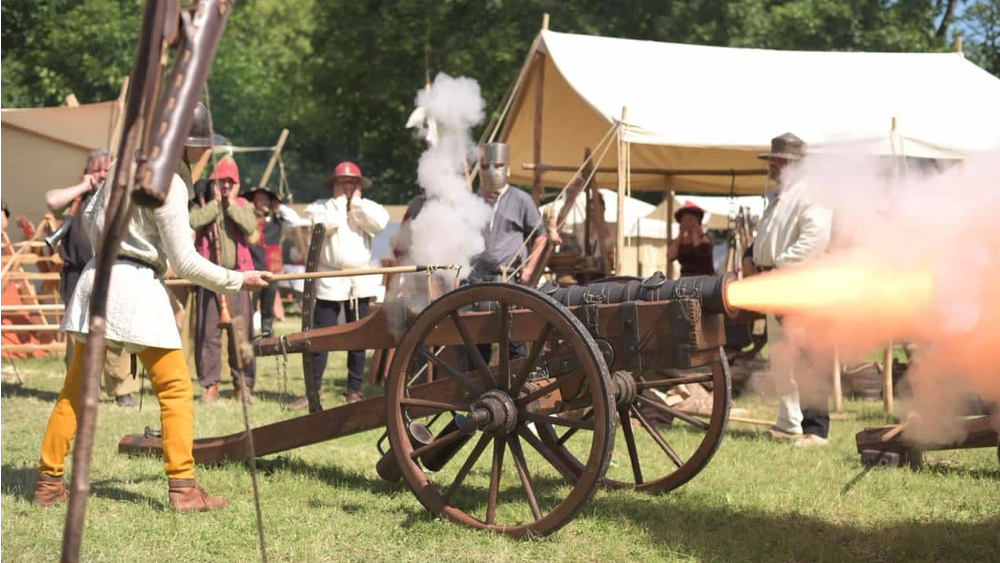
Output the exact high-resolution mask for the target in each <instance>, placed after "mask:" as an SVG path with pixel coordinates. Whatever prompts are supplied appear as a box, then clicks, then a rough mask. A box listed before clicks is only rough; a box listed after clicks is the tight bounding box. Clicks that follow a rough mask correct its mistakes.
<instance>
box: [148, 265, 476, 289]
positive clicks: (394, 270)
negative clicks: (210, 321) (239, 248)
mask: <svg viewBox="0 0 1000 563" xmlns="http://www.w3.org/2000/svg"><path fill="white" fill-rule="evenodd" d="M435 270H458V266H387V267H385V268H351V269H347V270H336V271H333V272H300V273H297V274H274V275H273V276H271V277H270V278H268V280H270V281H271V282H272V283H274V282H279V281H288V280H312V279H319V278H343V277H349V276H367V275H372V274H407V273H413V272H433V271H435ZM163 283H164V284H166V285H197V284H195V283H194V282H193V281H191V280H187V279H184V278H171V279H167V280H163Z"/></svg>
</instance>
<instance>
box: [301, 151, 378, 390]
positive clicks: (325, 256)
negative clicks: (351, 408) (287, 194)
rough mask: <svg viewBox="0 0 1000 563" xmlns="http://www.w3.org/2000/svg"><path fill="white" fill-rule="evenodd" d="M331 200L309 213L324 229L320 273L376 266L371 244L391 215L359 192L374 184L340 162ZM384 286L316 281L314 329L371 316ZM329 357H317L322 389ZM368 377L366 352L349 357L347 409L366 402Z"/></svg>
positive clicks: (331, 181) (374, 278)
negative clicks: (370, 310) (371, 304)
mask: <svg viewBox="0 0 1000 563" xmlns="http://www.w3.org/2000/svg"><path fill="white" fill-rule="evenodd" d="M327 184H328V185H329V186H330V187H331V188H332V189H333V197H331V198H330V199H327V200H323V201H317V202H315V203H312V204H310V205H309V207H307V208H306V214H307V215H309V216H311V218H312V221H313V224H317V223H323V224H324V225H326V241H325V242H324V244H323V249H322V251H321V252H320V258H319V263H318V264H317V269H318V270H319V271H321V272H333V271H337V270H347V269H353V268H367V267H368V266H369V265H370V263H371V260H372V239H373V238H375V236H376V235H378V234H379V233H381V232H382V230H383V229H385V226H386V225H387V224H389V212H388V211H386V210H385V208H384V207H382V206H381V205H379V204H378V203H375V202H374V201H372V200H370V199H365V198H363V197H361V190H362V189H365V188H368V187H370V186H371V180H369V179H368V178H365V177H364V176H362V175H361V169H360V168H358V166H357V165H356V164H354V163H353V162H341V163H340V164H338V165H337V167H336V168H334V171H333V174H332V175H330V177H329V178H327ZM381 284H382V276H381V275H380V274H374V275H364V276H351V277H343V278H320V279H317V280H316V308H315V310H314V312H313V321H314V324H315V327H316V328H321V327H326V326H333V325H336V324H337V320H338V317H339V316H340V311H341V309H343V310H344V318H345V319H346V321H347V322H353V321H356V320H358V319H360V318H362V317H364V316H366V315H367V314H368V302H369V300H370V299H371V298H372V297H375V296H376V295H378V292H379V286H380V285H381ZM326 360H327V353H326V352H317V353H315V354H313V373H312V375H313V378H314V380H315V381H316V389H317V390H318V389H320V383H321V382H322V380H323V371H324V370H326ZM364 371H365V351H364V350H351V351H349V352H347V390H346V391H345V392H344V396H345V397H346V398H347V402H348V403H355V402H357V401H360V400H361V399H362V398H364V395H363V394H362V391H361V383H362V381H363V378H364ZM308 405H309V402H308V399H307V398H306V397H302V398H301V399H299V400H298V401H296V402H295V403H293V404H292V406H291V408H293V409H302V408H306V407H307V406H308Z"/></svg>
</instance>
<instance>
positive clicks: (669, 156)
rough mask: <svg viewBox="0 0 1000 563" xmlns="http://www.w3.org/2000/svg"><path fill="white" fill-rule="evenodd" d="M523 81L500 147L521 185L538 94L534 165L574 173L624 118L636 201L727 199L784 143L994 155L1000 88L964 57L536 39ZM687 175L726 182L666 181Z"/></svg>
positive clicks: (552, 183) (608, 162)
mask: <svg viewBox="0 0 1000 563" xmlns="http://www.w3.org/2000/svg"><path fill="white" fill-rule="evenodd" d="M539 65H541V69H540V68H539ZM525 68H526V71H525V73H524V77H523V79H524V81H523V83H522V84H521V87H520V90H519V92H518V94H517V95H516V97H515V99H514V102H513V104H512V106H511V110H510V114H509V115H508V116H507V121H506V123H505V125H504V128H503V130H502V131H501V134H500V140H502V141H504V142H507V143H508V144H509V145H510V147H511V164H512V166H511V168H512V170H511V172H512V182H513V183H517V184H521V185H531V184H532V180H533V172H532V171H531V170H525V169H523V168H522V164H524V163H533V162H535V156H534V151H535V146H534V142H535V138H536V137H535V121H536V100H537V99H538V90H539V84H541V85H542V87H541V106H542V109H541V112H540V114H539V116H538V117H540V137H539V140H540V158H539V159H538V161H539V162H541V163H544V164H549V165H557V166H572V167H573V168H575V167H576V166H577V165H579V164H580V162H581V161H582V159H583V155H584V148H585V147H593V146H594V145H595V144H596V143H597V142H598V141H599V140H600V139H601V138H602V137H603V135H604V134H605V133H606V132H607V130H608V129H609V128H610V127H612V126H613V124H614V123H615V122H616V121H617V120H619V119H620V117H621V112H622V107H623V106H627V108H628V115H627V119H626V127H625V133H624V135H625V139H626V140H627V141H629V142H630V143H633V144H632V146H631V168H632V172H633V174H632V188H633V189H649V190H663V189H674V190H677V191H681V192H689V193H699V192H700V193H729V192H730V187H731V183H732V180H733V178H732V177H731V176H730V175H728V174H727V173H726V171H728V170H730V169H735V170H746V171H752V170H755V169H756V170H763V166H762V161H760V160H758V159H757V158H756V155H757V154H758V153H761V152H764V151H765V150H766V149H767V148H768V146H769V142H770V139H771V138H772V137H775V136H777V135H779V134H781V133H784V132H786V131H791V132H793V133H795V134H796V135H798V136H800V137H802V138H803V139H804V140H805V141H806V142H807V143H809V145H810V148H811V149H812V150H825V151H831V150H833V151H839V150H848V149H849V150H853V151H864V152H867V153H872V154H881V155H893V154H905V155H907V156H910V157H924V158H942V159H961V158H965V157H967V156H969V155H970V154H972V153H975V152H979V151H984V150H988V149H990V148H993V147H995V146H998V145H1000V103H997V100H1000V79H997V78H996V77H994V76H992V75H990V74H989V73H987V72H986V71H984V70H982V69H981V68H979V67H977V66H976V65H975V64H973V63H971V62H969V61H967V60H966V59H965V58H964V57H963V56H962V55H961V54H960V53H931V54H922V53H921V54H914V53H857V52H808V51H774V50H766V49H737V48H727V47H709V46H697V45H682V44H674V43H658V42H653V41H636V40H629V39H614V38H606V37H595V36H587V35H574V34H568V33H556V32H553V31H549V30H543V31H542V32H541V35H540V37H539V40H538V41H536V43H535V47H534V48H533V49H532V50H531V52H529V53H528V59H527V61H526V65H525ZM540 73H541V76H540ZM893 118H895V120H896V124H897V129H896V134H895V135H894V134H892V123H893ZM616 162H617V148H616V146H612V147H611V149H610V150H609V151H608V153H607V154H606V156H605V158H604V159H603V161H602V162H600V163H599V167H600V168H601V169H607V172H603V171H602V172H600V173H599V174H598V176H597V180H598V183H599V184H600V185H602V186H609V185H614V184H615V183H616V181H617V176H616V173H615V172H613V171H612V170H613V169H614V168H615V166H616ZM691 169H709V170H714V171H721V172H722V174H723V175H721V176H720V175H716V176H710V175H668V174H667V173H666V172H667V171H678V170H691ZM649 172H652V173H649ZM571 175H572V173H571V172H565V171H548V172H546V173H545V174H544V175H543V176H542V181H543V184H544V185H546V186H549V187H562V186H564V185H565V184H566V183H567V182H568V181H569V179H570V176H571ZM762 186H763V178H762V177H761V176H752V175H750V176H736V177H735V191H736V192H737V193H740V194H753V193H760V191H761V190H762Z"/></svg>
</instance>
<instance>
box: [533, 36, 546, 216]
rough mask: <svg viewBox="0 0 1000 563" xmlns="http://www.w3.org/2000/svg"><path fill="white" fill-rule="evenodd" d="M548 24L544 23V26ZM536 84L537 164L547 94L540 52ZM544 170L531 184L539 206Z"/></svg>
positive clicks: (539, 155)
mask: <svg viewBox="0 0 1000 563" xmlns="http://www.w3.org/2000/svg"><path fill="white" fill-rule="evenodd" d="M545 23H548V22H543V25H544V24H545ZM535 65H536V67H537V68H536V69H535V71H536V73H537V74H536V84H535V139H534V141H535V145H534V158H535V162H541V161H542V109H543V106H542V103H543V101H544V93H545V55H543V54H542V53H541V52H538V53H537V54H536V55H535ZM543 172H544V170H542V169H541V168H536V169H535V173H534V175H533V176H534V177H533V179H532V182H531V198H532V199H533V200H535V205H536V206H537V205H538V204H539V203H541V201H542V173H543Z"/></svg>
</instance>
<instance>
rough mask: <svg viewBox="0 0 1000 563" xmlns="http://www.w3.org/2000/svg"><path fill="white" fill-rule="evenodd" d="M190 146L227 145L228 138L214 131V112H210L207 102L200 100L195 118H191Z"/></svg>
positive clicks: (188, 141) (188, 142) (187, 143)
mask: <svg viewBox="0 0 1000 563" xmlns="http://www.w3.org/2000/svg"><path fill="white" fill-rule="evenodd" d="M184 144H185V145H186V146H189V147H210V146H212V145H225V144H226V138H225V137H223V136H222V135H220V134H218V133H215V134H213V133H212V114H211V113H209V112H208V108H207V107H205V104H203V103H201V102H198V105H197V106H195V108H194V119H192V120H191V131H190V132H189V133H188V138H187V142H186V143H184Z"/></svg>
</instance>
